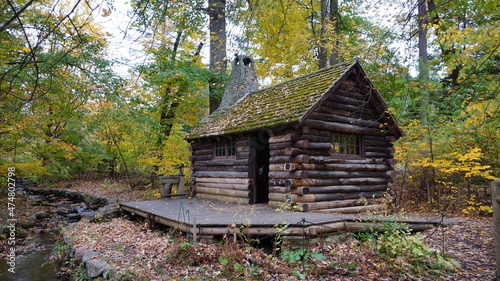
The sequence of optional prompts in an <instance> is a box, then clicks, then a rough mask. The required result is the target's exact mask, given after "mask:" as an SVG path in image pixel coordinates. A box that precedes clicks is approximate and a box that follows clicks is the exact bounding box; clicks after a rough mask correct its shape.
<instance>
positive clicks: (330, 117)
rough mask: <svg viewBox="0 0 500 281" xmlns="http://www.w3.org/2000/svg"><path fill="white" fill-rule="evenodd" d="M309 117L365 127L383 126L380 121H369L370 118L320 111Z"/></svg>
mask: <svg viewBox="0 0 500 281" xmlns="http://www.w3.org/2000/svg"><path fill="white" fill-rule="evenodd" d="M309 118H310V119H315V120H323V121H328V122H337V123H344V124H351V125H356V126H360V127H366V128H382V127H383V124H382V123H380V122H377V121H370V120H364V119H359V118H351V117H346V116H339V115H333V114H327V113H321V112H313V113H312V114H311V115H310V116H309Z"/></svg>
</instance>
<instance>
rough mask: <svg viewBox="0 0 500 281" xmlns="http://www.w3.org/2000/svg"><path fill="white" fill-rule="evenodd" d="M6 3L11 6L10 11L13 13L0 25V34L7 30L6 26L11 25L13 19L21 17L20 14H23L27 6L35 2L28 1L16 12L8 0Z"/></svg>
mask: <svg viewBox="0 0 500 281" xmlns="http://www.w3.org/2000/svg"><path fill="white" fill-rule="evenodd" d="M7 2H8V3H9V6H11V8H12V10H13V11H14V14H13V15H12V16H11V17H10V18H9V19H8V20H7V21H6V22H4V23H3V24H2V25H0V32H3V31H5V29H7V26H8V25H9V24H11V23H12V22H13V21H14V20H15V19H17V18H18V17H19V16H20V15H21V13H22V12H24V10H26V9H27V8H28V7H29V6H31V4H33V2H35V0H29V1H28V3H26V4H24V6H23V7H22V8H21V9H20V10H19V11H17V12H16V10H15V9H14V6H13V5H12V3H10V1H8V0H7Z"/></svg>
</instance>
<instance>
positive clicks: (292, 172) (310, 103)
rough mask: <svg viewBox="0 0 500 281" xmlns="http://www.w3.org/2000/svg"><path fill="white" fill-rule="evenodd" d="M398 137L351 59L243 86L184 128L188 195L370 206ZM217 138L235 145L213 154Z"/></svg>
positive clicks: (385, 184) (314, 206) (323, 207)
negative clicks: (233, 98)
mask: <svg viewBox="0 0 500 281" xmlns="http://www.w3.org/2000/svg"><path fill="white" fill-rule="evenodd" d="M240 61H241V60H240ZM252 62H253V60H252ZM239 67H240V68H244V67H253V64H252V65H250V66H243V65H242V66H239ZM235 68H237V67H236V66H235ZM251 70H252V69H245V70H244V71H251ZM244 71H243V72H244ZM233 84H234V83H233ZM236 84H237V83H236ZM251 88H252V89H255V87H254V86H253V87H251ZM225 95H226V94H225ZM225 104H228V103H227V102H225ZM401 136H403V132H402V130H401V129H400V127H399V125H398V123H397V121H396V120H395V119H394V117H393V116H392V115H391V114H390V113H389V112H388V109H387V105H386V104H385V102H384V101H383V99H382V97H381V96H380V94H379V93H378V92H377V91H376V90H375V89H374V87H373V85H372V84H371V82H370V81H369V80H368V78H367V75H366V73H365V72H364V70H363V69H362V67H361V65H360V64H359V63H358V62H355V63H351V64H339V65H337V66H334V67H331V68H328V69H322V70H320V71H317V72H314V73H311V74H309V75H306V76H303V77H299V78H296V79H293V80H291V81H288V82H285V83H282V84H279V85H275V86H272V87H269V88H266V89H263V90H256V91H255V90H254V91H253V92H250V93H246V95H244V96H243V97H242V98H240V99H239V100H238V101H237V102H236V103H235V104H233V105H232V106H229V107H225V108H220V109H218V110H217V111H215V112H214V113H212V114H211V115H210V116H208V117H207V118H206V119H204V120H203V121H201V122H200V124H199V126H198V127H197V128H195V129H194V130H193V131H192V132H191V134H190V136H189V137H188V140H190V141H191V149H192V156H191V161H192V165H191V169H192V171H193V172H192V180H193V183H194V190H195V194H196V195H195V196H197V197H200V198H206V199H215V200H220V201H225V202H232V203H242V204H253V203H264V202H266V203H267V204H269V206H272V207H277V206H279V205H281V204H283V203H284V202H285V201H287V200H291V201H293V202H294V203H296V204H298V205H299V206H301V207H302V208H303V210H304V211H341V212H358V211H362V210H364V209H373V208H376V207H378V206H379V205H380V204H382V201H383V200H382V198H383V196H384V194H385V193H386V192H387V190H388V188H389V183H390V181H391V178H392V177H393V176H394V174H395V173H394V170H393V167H392V165H393V164H394V163H395V161H394V159H393V156H394V147H393V144H392V142H394V141H395V140H397V139H398V138H400V137H401ZM220 142H224V143H225V144H228V143H231V144H232V143H234V146H235V147H234V148H227V149H226V151H232V152H230V153H229V152H228V153H227V154H228V155H226V156H225V157H215V156H214V155H215V152H214V151H215V147H216V146H219V150H220V151H224V150H223V149H221V148H220V147H222V146H221V145H220V144H219V143H220ZM346 151H349V153H347V152H346ZM222 153H223V152H222ZM233 154H234V155H233ZM362 198H364V199H363V200H360V199H362Z"/></svg>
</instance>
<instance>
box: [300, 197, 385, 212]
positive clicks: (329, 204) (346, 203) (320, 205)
mask: <svg viewBox="0 0 500 281" xmlns="http://www.w3.org/2000/svg"><path fill="white" fill-rule="evenodd" d="M384 200H386V199H385V198H363V199H360V198H357V199H347V200H336V201H335V200H334V201H325V202H314V203H305V204H303V205H302V207H303V209H304V211H317V210H325V209H335V208H344V207H352V206H364V205H365V204H367V205H376V204H382V203H384V202H385V201H384Z"/></svg>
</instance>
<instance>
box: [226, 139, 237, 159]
mask: <svg viewBox="0 0 500 281" xmlns="http://www.w3.org/2000/svg"><path fill="white" fill-rule="evenodd" d="M227 156H236V141H234V140H230V141H228V142H227Z"/></svg>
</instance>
